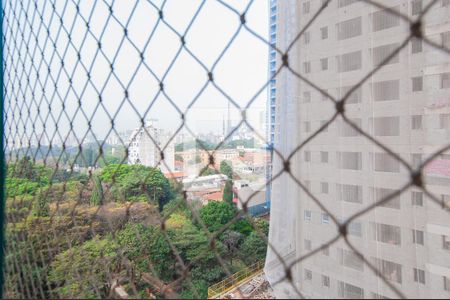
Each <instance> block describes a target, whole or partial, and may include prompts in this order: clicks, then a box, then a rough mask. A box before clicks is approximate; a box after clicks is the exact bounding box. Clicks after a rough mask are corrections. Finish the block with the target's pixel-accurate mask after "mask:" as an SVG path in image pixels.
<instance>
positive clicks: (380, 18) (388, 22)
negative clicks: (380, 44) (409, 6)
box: [372, 6, 400, 31]
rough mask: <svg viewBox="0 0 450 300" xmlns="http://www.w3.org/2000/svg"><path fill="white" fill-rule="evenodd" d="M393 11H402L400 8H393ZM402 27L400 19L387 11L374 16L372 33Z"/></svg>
mask: <svg viewBox="0 0 450 300" xmlns="http://www.w3.org/2000/svg"><path fill="white" fill-rule="evenodd" d="M391 10H394V11H396V12H399V11H400V6H395V7H391ZM399 25H400V18H399V17H398V16H396V15H394V14H392V13H391V12H389V11H387V10H380V11H377V12H375V13H373V14H372V31H380V30H384V29H388V28H392V27H396V26H399Z"/></svg>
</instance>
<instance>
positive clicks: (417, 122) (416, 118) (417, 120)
mask: <svg viewBox="0 0 450 300" xmlns="http://www.w3.org/2000/svg"><path fill="white" fill-rule="evenodd" d="M411 129H412V130H421V129H422V115H413V116H411Z"/></svg>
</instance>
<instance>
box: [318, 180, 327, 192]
mask: <svg viewBox="0 0 450 300" xmlns="http://www.w3.org/2000/svg"><path fill="white" fill-rule="evenodd" d="M320 191H321V192H322V194H328V182H321V183H320Z"/></svg>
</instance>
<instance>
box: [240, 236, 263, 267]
mask: <svg viewBox="0 0 450 300" xmlns="http://www.w3.org/2000/svg"><path fill="white" fill-rule="evenodd" d="M266 252H267V244H266V242H265V241H264V239H263V238H262V237H260V236H259V235H258V234H257V233H256V232H252V233H251V234H250V235H249V236H248V237H247V238H246V239H245V240H244V242H243V243H242V245H241V247H240V249H239V256H240V257H241V259H242V260H243V261H244V262H245V263H246V264H247V265H251V264H254V263H256V262H257V261H260V260H263V259H264V258H265V257H266Z"/></svg>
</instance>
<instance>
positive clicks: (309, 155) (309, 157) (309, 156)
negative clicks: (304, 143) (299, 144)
mask: <svg viewBox="0 0 450 300" xmlns="http://www.w3.org/2000/svg"><path fill="white" fill-rule="evenodd" d="M304 155H305V161H306V162H310V161H311V152H310V151H305V154H304Z"/></svg>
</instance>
